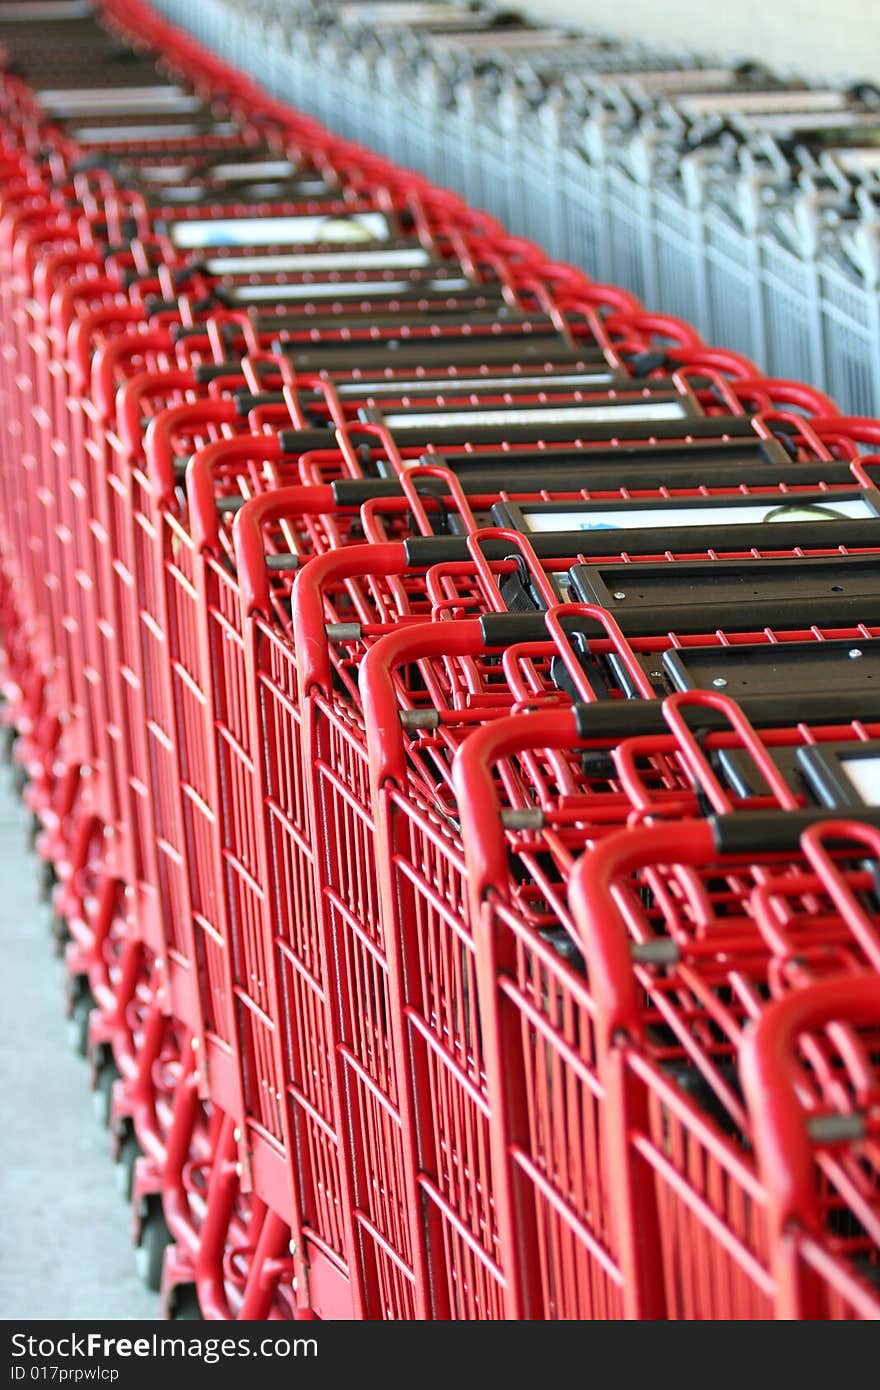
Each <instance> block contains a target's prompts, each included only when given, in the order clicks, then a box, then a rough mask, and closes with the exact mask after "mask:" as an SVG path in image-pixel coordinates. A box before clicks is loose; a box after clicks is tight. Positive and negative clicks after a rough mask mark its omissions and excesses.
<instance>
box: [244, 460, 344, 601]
mask: <svg viewBox="0 0 880 1390" xmlns="http://www.w3.org/2000/svg"><path fill="white" fill-rule="evenodd" d="M339 510H341V508H340V505H339V503H338V502H337V501H336V496H335V493H334V491H333V488H332V486H329V485H321V484H304V485H303V486H302V487H284V488H277V489H275V490H273V491H271V492H267V493H264V494H262V495H261V496H259V497H252V498H250V500H249V501H247V502H245V504H244V506H243V507H242V509H241V511H240V512H239V513H238V515H237V516H236V518H235V521H234V522H233V526H232V533H233V537H234V540H235V565H236V569H237V571H238V583H239V590H240V592H241V596H242V604H243V611H244V613H245V615H246V616H247V617H249V618H250V617H253V616H254V615H256V614H262V615H263V616H264V617H267V616H268V614H269V612H270V606H271V593H270V589H269V570H268V567H267V565H266V549H265V545H264V543H263V528H264V527H265V526H269V525H271V524H272V523H273V522H276V521H282V520H283V519H284V518H285V517H294V516H303V515H306V514H313V515H319V514H322V513H325V512H337V511H339Z"/></svg>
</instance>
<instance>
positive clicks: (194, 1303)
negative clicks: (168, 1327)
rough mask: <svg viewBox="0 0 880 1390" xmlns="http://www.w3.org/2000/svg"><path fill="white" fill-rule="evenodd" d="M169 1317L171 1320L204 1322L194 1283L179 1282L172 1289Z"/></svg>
mask: <svg viewBox="0 0 880 1390" xmlns="http://www.w3.org/2000/svg"><path fill="white" fill-rule="evenodd" d="M169 1318H170V1320H171V1321H172V1322H204V1318H203V1317H202V1310H201V1308H200V1307H199V1296H198V1294H197V1293H196V1286H195V1284H179V1285H178V1287H177V1288H176V1289H175V1290H174V1294H173V1298H172V1303H171V1308H170V1310H169Z"/></svg>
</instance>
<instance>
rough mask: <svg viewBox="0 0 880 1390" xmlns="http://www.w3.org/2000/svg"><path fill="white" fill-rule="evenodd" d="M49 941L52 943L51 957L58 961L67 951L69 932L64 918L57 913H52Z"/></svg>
mask: <svg viewBox="0 0 880 1390" xmlns="http://www.w3.org/2000/svg"><path fill="white" fill-rule="evenodd" d="M49 939H50V940H51V942H52V954H53V956H57V957H58V959H59V960H61V959H62V958H63V956H64V952H65V950H66V949H67V943H68V941H69V940H70V932H69V930H68V927H67V923H66V922H65V920H64V918H63V917H61V916H60V915H59V914H58V913H57V912H53V913H52V917H51V920H50V922H49Z"/></svg>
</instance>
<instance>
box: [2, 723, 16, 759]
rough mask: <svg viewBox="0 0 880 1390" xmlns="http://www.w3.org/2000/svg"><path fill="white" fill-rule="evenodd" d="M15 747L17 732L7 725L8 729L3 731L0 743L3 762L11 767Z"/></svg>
mask: <svg viewBox="0 0 880 1390" xmlns="http://www.w3.org/2000/svg"><path fill="white" fill-rule="evenodd" d="M14 747H15V730H14V729H13V728H12V727H11V725H7V727H6V728H5V729H4V730H3V739H2V742H0V757H2V759H3V761H4V762H5V763H6V764H7V765H8V766H10V767H11V765H12V750H13V748H14Z"/></svg>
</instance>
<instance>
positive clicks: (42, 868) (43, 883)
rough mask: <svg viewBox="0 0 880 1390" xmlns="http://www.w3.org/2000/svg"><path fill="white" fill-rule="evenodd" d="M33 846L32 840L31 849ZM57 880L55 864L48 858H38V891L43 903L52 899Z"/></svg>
mask: <svg viewBox="0 0 880 1390" xmlns="http://www.w3.org/2000/svg"><path fill="white" fill-rule="evenodd" d="M33 847H34V846H33V842H31V849H33ZM57 881H58V880H57V879H56V877H55V866H54V865H53V864H51V863H50V862H49V860H48V859H38V860H37V892H38V894H39V898H40V902H41V903H49V902H51V901H52V893H53V891H54V889H55V884H56V883H57Z"/></svg>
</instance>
